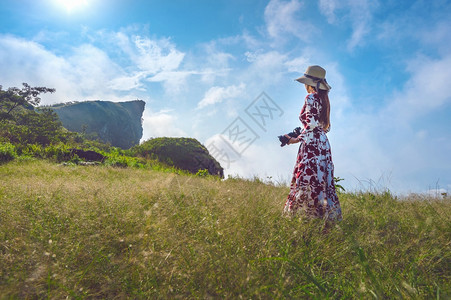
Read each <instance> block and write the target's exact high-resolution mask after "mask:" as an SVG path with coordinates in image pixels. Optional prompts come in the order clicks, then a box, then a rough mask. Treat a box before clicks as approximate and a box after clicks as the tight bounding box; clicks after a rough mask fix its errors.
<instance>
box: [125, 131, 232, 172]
mask: <svg viewBox="0 0 451 300" xmlns="http://www.w3.org/2000/svg"><path fill="white" fill-rule="evenodd" d="M132 151H133V152H134V153H135V154H136V155H138V156H142V157H148V158H153V159H158V160H159V161H161V162H164V163H167V164H169V165H172V166H175V167H177V168H179V169H182V170H187V171H189V172H191V173H194V174H195V173H197V171H199V170H208V173H209V174H210V175H216V176H219V177H221V178H224V169H223V168H222V167H221V165H220V164H219V162H217V161H216V159H214V157H212V156H211V155H210V154H209V152H208V150H207V148H205V147H204V146H203V145H202V144H201V143H200V142H199V141H198V140H196V139H193V138H168V137H160V138H154V139H150V140H148V141H145V142H144V143H142V144H141V145H139V146H135V147H133V148H132Z"/></svg>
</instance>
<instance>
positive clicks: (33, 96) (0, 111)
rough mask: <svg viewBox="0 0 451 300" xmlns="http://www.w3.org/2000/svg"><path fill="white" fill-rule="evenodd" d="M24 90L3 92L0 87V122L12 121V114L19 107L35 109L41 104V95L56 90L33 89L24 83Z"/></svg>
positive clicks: (13, 88) (14, 88)
mask: <svg viewBox="0 0 451 300" xmlns="http://www.w3.org/2000/svg"><path fill="white" fill-rule="evenodd" d="M22 85H23V88H22V89H19V88H17V87H11V88H8V89H7V90H5V91H4V90H2V88H3V87H2V86H1V85H0V120H5V119H12V118H13V116H12V112H13V111H14V110H15V109H17V108H18V107H25V108H26V107H30V106H31V107H30V108H32V107H35V106H37V105H39V103H40V102H41V98H40V97H39V94H42V93H54V92H55V89H53V88H47V87H31V86H30V85H28V84H27V83H22Z"/></svg>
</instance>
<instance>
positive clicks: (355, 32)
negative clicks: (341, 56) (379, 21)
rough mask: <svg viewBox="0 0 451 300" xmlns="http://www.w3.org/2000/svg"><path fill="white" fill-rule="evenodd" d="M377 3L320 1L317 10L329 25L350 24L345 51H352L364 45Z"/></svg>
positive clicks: (368, 1)
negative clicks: (349, 34) (350, 29)
mask: <svg viewBox="0 0 451 300" xmlns="http://www.w3.org/2000/svg"><path fill="white" fill-rule="evenodd" d="M377 7H378V1H372V0H344V1H337V0H320V1H319V10H320V12H321V13H322V14H323V15H324V16H325V17H326V18H327V21H328V22H329V23H330V24H334V25H338V24H343V23H346V24H348V23H349V24H350V26H351V28H352V32H351V36H350V37H349V39H348V41H347V49H348V50H349V51H353V50H354V49H355V48H356V47H359V46H363V45H364V44H365V43H366V37H367V36H368V35H369V34H370V33H371V32H372V27H373V11H374V10H375V9H376V8H377Z"/></svg>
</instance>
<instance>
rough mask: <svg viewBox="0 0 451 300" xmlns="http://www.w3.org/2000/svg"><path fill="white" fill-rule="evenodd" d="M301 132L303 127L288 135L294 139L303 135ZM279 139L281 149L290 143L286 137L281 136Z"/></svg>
mask: <svg viewBox="0 0 451 300" xmlns="http://www.w3.org/2000/svg"><path fill="white" fill-rule="evenodd" d="M301 131H302V128H301V127H296V128H295V129H293V131H292V132H290V133H288V134H287V135H288V136H290V137H292V138H297V137H298V136H299V135H300V134H301ZM278 138H279V141H280V143H281V144H280V147H283V146H285V145H286V144H287V143H288V141H289V140H290V139H289V138H287V137H286V136H285V135H279V136H278Z"/></svg>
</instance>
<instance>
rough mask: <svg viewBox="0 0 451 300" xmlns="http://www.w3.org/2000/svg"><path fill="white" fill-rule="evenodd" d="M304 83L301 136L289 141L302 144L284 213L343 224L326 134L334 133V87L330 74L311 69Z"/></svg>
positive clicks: (303, 78) (301, 80)
mask: <svg viewBox="0 0 451 300" xmlns="http://www.w3.org/2000/svg"><path fill="white" fill-rule="evenodd" d="M296 80H297V81H299V82H301V83H304V84H305V88H306V90H307V93H308V95H307V96H306V98H305V103H304V106H303V107H302V110H301V114H300V116H299V119H300V120H301V122H302V125H303V127H304V128H303V130H302V132H301V134H300V135H299V136H298V137H296V138H294V137H290V136H287V138H289V142H288V143H289V144H294V143H299V142H300V143H301V145H300V147H299V152H298V155H297V160H296V165H295V168H294V172H293V178H292V181H291V189H290V194H289V195H288V200H287V202H286V203H285V208H284V213H286V214H290V215H294V214H297V213H300V212H302V213H304V214H305V215H306V216H307V217H313V218H323V219H325V220H326V221H335V220H341V219H342V215H341V208H340V202H339V201H338V197H337V194H336V192H335V183H334V165H333V162H332V155H331V150H330V145H329V140H328V139H327V136H326V132H328V131H329V130H330V103H329V96H328V94H329V90H330V89H331V87H330V85H329V84H328V83H327V81H326V70H324V69H323V68H321V67H320V66H310V67H308V68H307V70H306V71H305V74H304V76H302V77H300V78H298V79H296Z"/></svg>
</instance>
